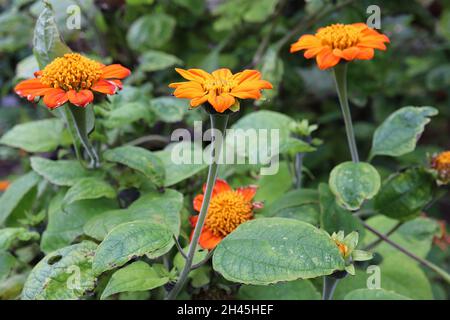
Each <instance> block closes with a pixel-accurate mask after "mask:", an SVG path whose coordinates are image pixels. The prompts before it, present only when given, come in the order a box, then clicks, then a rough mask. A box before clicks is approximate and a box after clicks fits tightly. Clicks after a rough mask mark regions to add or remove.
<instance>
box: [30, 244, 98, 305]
mask: <svg viewBox="0 0 450 320" xmlns="http://www.w3.org/2000/svg"><path fill="white" fill-rule="evenodd" d="M96 248H97V245H96V244H95V243H93V242H90V241H83V242H81V243H78V244H74V245H72V246H69V247H65V248H62V249H59V250H57V251H54V252H52V253H50V254H48V255H47V256H45V258H44V259H42V260H41V261H40V262H39V263H38V264H37V265H36V266H35V267H34V268H33V270H32V271H31V273H30V275H29V276H28V279H27V281H26V283H25V286H24V288H23V291H22V299H23V300H74V299H79V298H81V297H82V296H83V295H84V294H85V292H86V291H91V290H93V289H94V287H95V282H96V278H95V277H94V274H93V272H92V260H93V257H94V253H95V249H96Z"/></svg>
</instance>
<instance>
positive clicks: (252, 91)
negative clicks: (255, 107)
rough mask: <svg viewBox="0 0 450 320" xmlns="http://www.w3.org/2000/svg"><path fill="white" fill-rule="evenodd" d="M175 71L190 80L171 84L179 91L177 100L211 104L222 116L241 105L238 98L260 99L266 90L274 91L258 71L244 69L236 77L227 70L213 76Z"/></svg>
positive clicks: (201, 71) (200, 72) (195, 71)
mask: <svg viewBox="0 0 450 320" xmlns="http://www.w3.org/2000/svg"><path fill="white" fill-rule="evenodd" d="M175 70H176V71H177V72H178V73H179V74H180V75H181V76H182V77H183V78H185V79H187V80H189V81H186V82H176V83H171V84H170V85H169V87H171V88H175V92H174V95H175V97H177V98H185V99H191V106H192V107H197V106H199V105H201V104H202V103H205V102H207V101H208V102H209V104H211V106H213V108H214V109H215V110H216V111H217V112H220V113H222V112H224V111H225V110H227V109H229V108H230V107H232V106H233V105H235V104H236V103H239V101H238V100H237V99H255V100H258V99H259V98H261V90H262V89H272V85H271V84H270V82H268V81H265V80H261V73H259V71H256V70H244V71H242V72H238V73H236V74H232V73H231V71H230V70H229V69H226V68H223V69H219V70H216V71H214V72H212V73H211V74H209V73H208V72H206V71H203V70H201V69H189V70H183V69H178V68H177V69H175ZM236 98H237V99H236Z"/></svg>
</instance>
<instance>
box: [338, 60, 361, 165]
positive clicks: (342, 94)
mask: <svg viewBox="0 0 450 320" xmlns="http://www.w3.org/2000/svg"><path fill="white" fill-rule="evenodd" d="M333 75H334V82H335V84H336V90H337V93H338V97H339V104H340V105H341V110H342V116H343V117H344V122H345V131H346V133H347V141H348V147H349V149H350V154H351V155H352V161H353V162H359V156H358V148H357V147H356V141H355V132H354V131H353V123H352V116H351V114H350V107H349V105H348V98H347V63H339V64H337V65H336V66H335V67H334V68H333Z"/></svg>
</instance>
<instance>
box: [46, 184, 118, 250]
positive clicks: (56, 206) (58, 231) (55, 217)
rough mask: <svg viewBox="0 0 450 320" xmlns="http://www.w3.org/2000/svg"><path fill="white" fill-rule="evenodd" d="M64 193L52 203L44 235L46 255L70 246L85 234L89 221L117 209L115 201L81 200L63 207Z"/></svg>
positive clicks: (57, 196)
mask: <svg viewBox="0 0 450 320" xmlns="http://www.w3.org/2000/svg"><path fill="white" fill-rule="evenodd" d="M63 197H64V193H63V192H60V193H59V194H58V195H56V196H55V197H54V198H53V199H52V201H51V202H50V205H49V208H48V223H47V228H46V229H45V231H44V233H43V234H42V241H41V250H42V251H44V252H45V253H49V252H51V251H54V250H57V249H59V248H62V247H65V246H68V245H69V244H71V243H72V242H73V241H74V240H75V239H76V238H77V237H79V236H81V235H82V234H83V227H84V225H85V224H86V222H87V221H89V220H90V219H92V218H95V217H96V216H99V215H101V214H102V213H104V212H106V211H109V210H112V209H115V208H117V204H116V202H115V201H112V200H107V199H95V200H81V201H77V202H75V203H73V204H69V205H65V206H64V207H63V204H65V203H64V202H63Z"/></svg>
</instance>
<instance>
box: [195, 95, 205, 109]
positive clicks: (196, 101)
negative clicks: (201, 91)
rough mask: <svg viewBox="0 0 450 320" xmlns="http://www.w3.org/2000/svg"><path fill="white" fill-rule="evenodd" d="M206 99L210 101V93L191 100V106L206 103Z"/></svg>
mask: <svg viewBox="0 0 450 320" xmlns="http://www.w3.org/2000/svg"><path fill="white" fill-rule="evenodd" d="M206 101H208V95H204V96H203V97H198V98H194V99H192V100H191V107H193V108H195V107H198V106H199V105H201V104H203V103H205V102H206Z"/></svg>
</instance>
